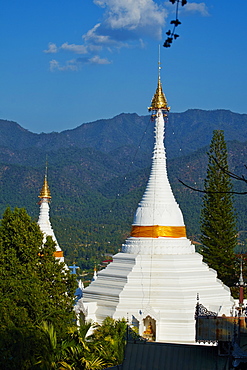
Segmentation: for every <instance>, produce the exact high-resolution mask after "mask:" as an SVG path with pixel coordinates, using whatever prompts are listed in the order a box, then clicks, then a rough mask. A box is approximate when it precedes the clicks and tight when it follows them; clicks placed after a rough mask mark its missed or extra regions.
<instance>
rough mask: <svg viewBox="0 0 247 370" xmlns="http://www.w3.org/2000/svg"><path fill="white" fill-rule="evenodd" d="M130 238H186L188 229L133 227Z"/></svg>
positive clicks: (176, 227) (182, 227) (158, 226)
mask: <svg viewBox="0 0 247 370" xmlns="http://www.w3.org/2000/svg"><path fill="white" fill-rule="evenodd" d="M130 236H132V237H135V238H159V237H163V238H186V228H185V226H160V225H152V226H135V225H132V230H131V234H130Z"/></svg>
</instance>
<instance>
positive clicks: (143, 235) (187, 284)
mask: <svg viewBox="0 0 247 370" xmlns="http://www.w3.org/2000/svg"><path fill="white" fill-rule="evenodd" d="M149 110H151V111H152V113H153V114H152V116H153V117H154V119H155V130H154V131H155V144H154V151H153V159H152V168H151V174H150V177H149V181H148V184H147V187H146V191H145V192H144V195H143V198H142V200H141V202H140V203H139V205H138V208H137V211H136V214H135V217H134V222H133V225H132V231H131V235H130V237H129V238H128V239H127V240H126V242H125V244H124V245H123V247H122V252H121V253H118V254H116V255H115V256H114V257H113V262H112V263H110V264H109V265H108V266H107V267H106V269H104V270H102V271H100V272H98V277H97V280H96V281H94V282H92V283H91V284H90V285H89V286H88V287H87V288H86V289H85V290H84V297H83V302H84V305H85V308H86V309H87V313H88V314H87V319H92V320H94V321H97V322H101V321H102V320H103V319H104V318H105V317H107V316H111V317H113V318H115V319H117V318H122V317H125V318H126V319H128V321H129V323H130V324H132V325H134V326H136V327H138V328H139V334H141V335H144V337H145V336H146V335H147V332H152V336H151V337H152V338H153V340H156V341H159V342H180V343H193V342H195V319H194V315H195V307H196V303H197V297H198V295H199V297H200V303H202V304H203V305H204V306H205V307H207V309H209V310H211V311H214V312H217V313H218V314H219V315H222V314H225V315H230V311H231V309H232V306H233V304H234V301H233V299H232V298H231V295H230V290H229V288H227V287H226V286H225V285H223V283H222V282H221V281H220V280H218V279H217V274H216V272H215V271H214V270H212V269H210V268H209V267H208V266H207V265H206V264H205V263H203V262H202V256H201V255H200V254H198V253H196V252H195V248H194V246H193V245H192V244H191V242H190V240H189V239H187V237H186V229H185V225H184V220H183V215H182V212H181V210H180V208H179V206H178V204H177V202H176V200H175V198H174V195H173V193H172V190H171V187H170V184H169V181H168V177H167V171H166V154H165V147H164V116H165V118H166V116H167V112H168V110H169V108H168V107H167V101H166V98H165V96H164V94H163V91H162V86H161V82H160V76H159V78H158V87H157V90H156V93H155V95H154V98H153V100H152V104H151V107H150V108H149ZM150 330H151V331H150Z"/></svg>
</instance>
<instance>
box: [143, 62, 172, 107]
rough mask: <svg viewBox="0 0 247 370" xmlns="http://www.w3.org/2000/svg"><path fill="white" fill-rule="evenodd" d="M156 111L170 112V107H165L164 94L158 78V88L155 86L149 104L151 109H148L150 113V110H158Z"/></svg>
mask: <svg viewBox="0 0 247 370" xmlns="http://www.w3.org/2000/svg"><path fill="white" fill-rule="evenodd" d="M159 68H160V67H159ZM158 109H162V110H165V111H167V112H168V111H169V110H170V107H168V105H167V100H166V97H165V94H164V93H163V90H162V84H161V81H160V76H159V78H158V86H157V89H156V92H155V94H154V97H153V99H152V102H151V107H149V108H148V110H149V111H151V110H158Z"/></svg>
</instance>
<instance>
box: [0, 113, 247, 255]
mask: <svg viewBox="0 0 247 370" xmlns="http://www.w3.org/2000/svg"><path fill="white" fill-rule="evenodd" d="M153 126H154V125H153V122H152V121H151V119H150V115H148V116H138V115H137V114H124V113H123V114H120V115H118V116H116V117H114V118H112V119H104V120H98V121H96V122H91V123H85V124H82V125H81V126H79V127H77V128H75V129H73V130H66V131H62V132H60V133H56V132H51V133H41V134H35V133H32V132H30V131H28V130H25V129H24V128H22V127H21V126H20V125H18V124H17V123H15V122H10V121H6V120H0V148H1V150H0V191H1V199H0V211H1V214H2V212H3V211H4V209H5V208H6V206H7V205H9V206H11V207H15V206H17V207H25V208H26V209H27V211H28V213H29V214H30V215H31V216H32V217H34V218H37V217H38V213H39V208H38V205H37V200H38V198H37V197H38V195H39V191H40V188H41V187H42V183H43V177H44V171H45V162H46V155H48V182H49V185H50V189H51V192H52V204H51V218H52V223H53V226H54V229H55V232H56V234H57V238H58V240H59V242H60V244H61V247H62V248H63V249H65V250H66V251H67V254H68V256H70V257H69V258H71V259H72V258H79V257H78V253H79V252H78V248H79V245H84V244H85V238H86V239H87V244H92V243H94V242H96V243H99V244H100V245H103V244H105V243H108V245H109V244H111V245H112V248H111V250H112V251H114V250H117V249H118V248H120V247H121V246H120V244H121V241H123V240H124V238H125V237H126V236H127V235H128V232H129V230H130V225H131V222H132V218H133V215H134V212H135V208H136V205H137V203H138V201H139V200H140V198H141V196H142V193H143V190H144V188H145V184H146V181H147V178H148V175H149V167H150V164H151V156H152V147H153ZM215 129H220V130H224V133H225V139H226V141H228V154H229V165H230V168H231V170H232V171H234V172H236V173H238V174H240V175H241V174H243V175H244V174H245V173H244V172H245V167H244V165H245V164H247V142H246V141H247V114H238V113H233V112H230V111H227V110H215V111H203V110H199V109H191V110H188V111H186V112H183V113H170V114H169V120H168V123H167V127H166V138H165V143H166V149H167V157H168V173H169V178H170V182H171V185H172V188H173V190H174V193H175V196H176V198H177V201H178V202H179V204H180V206H181V208H182V211H183V213H184V217H185V222H186V226H187V230H188V236H191V237H192V236H193V238H194V237H195V235H196V234H198V233H199V227H198V218H199V212H200V202H201V195H200V194H198V193H195V192H192V191H190V190H188V189H187V188H185V187H183V186H182V185H181V184H180V183H179V181H178V178H180V179H182V180H183V181H185V182H186V183H188V184H189V185H192V186H198V187H200V188H202V187H203V180H204V177H205V173H206V168H207V155H206V151H207V146H208V145H209V143H210V141H211V138H212V132H213V130H215ZM245 186H247V185H245V184H244V183H240V182H238V183H236V187H237V189H239V190H241V189H242V190H244V191H246V188H245ZM240 198H241V199H240ZM245 202H246V200H245V196H239V197H236V208H237V212H238V213H239V228H240V229H241V230H244V228H245V225H246V221H247V217H246V216H245V214H246V210H245ZM93 225H101V226H102V228H103V229H104V230H103V231H104V232H103V231H102V229H101V230H100V231H99V230H98V231H97V232H96V231H93V230H92V229H93V228H94V226H93ZM96 228H98V229H99V227H98V226H97V227H96ZM246 229H247V228H246ZM104 233H105V234H104ZM102 234H104V237H102ZM89 239H90V243H89ZM108 239H110V240H108ZM99 240H101V241H99ZM109 242H110V243H109ZM113 244H114V245H113ZM117 244H118V245H117ZM75 245H76V247H74V246H75ZM72 247H73V248H74V250H76V252H73V253H74V254H73V253H71V249H72ZM100 248H101V247H99V249H100Z"/></svg>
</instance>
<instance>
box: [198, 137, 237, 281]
mask: <svg viewBox="0 0 247 370" xmlns="http://www.w3.org/2000/svg"><path fill="white" fill-rule="evenodd" d="M208 160H209V161H208V169H207V176H206V179H205V182H204V190H205V191H206V193H205V195H204V197H203V208H202V211H201V242H202V244H203V252H202V254H203V260H204V261H205V262H206V263H207V264H208V265H209V267H211V268H213V269H214V270H216V271H217V276H218V278H219V279H220V280H222V281H223V282H224V283H225V284H226V285H228V286H233V285H234V283H235V282H236V281H237V280H238V275H237V273H236V257H235V254H234V248H235V247H236V245H237V238H236V234H237V231H236V217H235V213H234V209H233V196H232V194H231V191H232V183H231V180H230V177H229V175H228V174H227V173H226V172H225V171H227V170H228V162H227V148H226V143H225V139H224V132H223V131H222V130H215V131H214V132H213V138H212V141H211V144H210V150H209V153H208Z"/></svg>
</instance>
